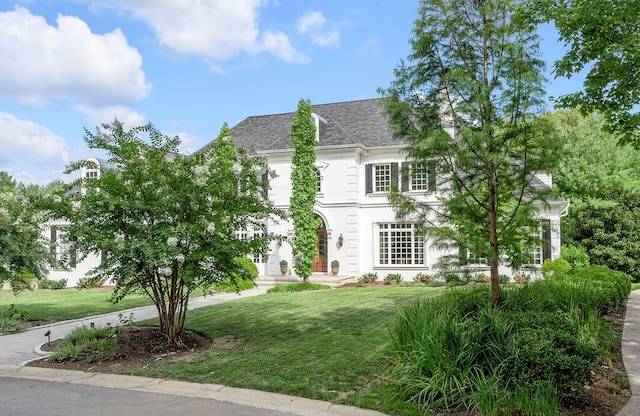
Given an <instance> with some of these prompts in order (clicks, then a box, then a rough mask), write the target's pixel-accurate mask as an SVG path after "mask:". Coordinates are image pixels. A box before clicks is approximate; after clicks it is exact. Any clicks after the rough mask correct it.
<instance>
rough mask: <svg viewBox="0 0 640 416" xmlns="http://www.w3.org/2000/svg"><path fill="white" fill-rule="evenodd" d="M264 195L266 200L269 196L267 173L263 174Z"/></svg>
mask: <svg viewBox="0 0 640 416" xmlns="http://www.w3.org/2000/svg"><path fill="white" fill-rule="evenodd" d="M262 194H263V195H264V197H265V199H266V198H267V197H268V196H269V174H267V173H266V172H265V173H263V174H262Z"/></svg>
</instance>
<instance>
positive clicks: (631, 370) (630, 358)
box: [618, 290, 640, 416]
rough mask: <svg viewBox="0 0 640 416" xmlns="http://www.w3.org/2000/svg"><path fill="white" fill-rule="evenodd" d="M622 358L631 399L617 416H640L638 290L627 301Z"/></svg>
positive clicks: (639, 305)
mask: <svg viewBox="0 0 640 416" xmlns="http://www.w3.org/2000/svg"><path fill="white" fill-rule="evenodd" d="M622 358H623V361H624V367H625V369H626V371H627V376H628V377H629V384H630V386H631V398H630V399H629V401H628V402H627V404H626V405H625V407H623V408H622V410H621V411H620V412H619V413H618V416H640V361H639V360H640V290H634V291H633V292H631V295H629V300H628V301H627V315H626V317H625V320H624V330H623V331H622Z"/></svg>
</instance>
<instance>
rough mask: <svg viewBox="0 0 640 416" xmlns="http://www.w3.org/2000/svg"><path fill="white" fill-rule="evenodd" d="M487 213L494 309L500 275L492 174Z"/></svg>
mask: <svg viewBox="0 0 640 416" xmlns="http://www.w3.org/2000/svg"><path fill="white" fill-rule="evenodd" d="M487 185H488V196H489V198H488V199H489V200H488V208H489V209H488V214H489V230H488V231H489V245H490V246H491V261H490V264H489V266H490V270H491V299H492V301H493V302H492V303H493V307H494V309H497V308H499V307H500V275H499V273H498V262H499V258H498V227H497V218H496V217H497V215H496V214H497V212H496V188H495V183H494V180H493V175H491V174H490V175H489V180H488V184H487Z"/></svg>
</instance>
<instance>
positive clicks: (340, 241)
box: [338, 233, 344, 247]
mask: <svg viewBox="0 0 640 416" xmlns="http://www.w3.org/2000/svg"><path fill="white" fill-rule="evenodd" d="M343 243H344V238H342V233H340V237H338V247H342V244H343Z"/></svg>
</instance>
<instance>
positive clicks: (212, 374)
mask: <svg viewBox="0 0 640 416" xmlns="http://www.w3.org/2000/svg"><path fill="white" fill-rule="evenodd" d="M442 291H443V289H442V288H427V287H415V288H401V287H396V288H384V289H382V288H353V289H338V290H321V291H310V292H300V293H277V294H268V295H264V296H258V297H255V298H246V299H238V300H237V301H233V302H229V303H225V304H221V305H215V306H210V307H206V308H202V309H196V310H193V311H191V312H190V315H189V317H188V319H187V325H186V326H187V329H189V330H192V331H197V332H200V333H202V334H204V335H206V336H207V337H209V338H211V339H212V340H214V343H213V344H214V346H213V347H212V348H210V349H209V350H207V351H206V352H203V353H199V354H196V355H192V356H190V357H189V358H188V359H187V360H188V365H185V364H186V363H185V361H184V359H181V360H175V361H168V362H162V363H158V364H154V365H152V366H149V367H145V368H140V369H137V370H135V371H134V372H132V374H137V375H144V376H149V377H163V378H174V379H182V380H188V381H194V382H200V383H219V384H225V385H230V386H242V387H246V388H253V389H259V390H265V391H274V392H282V393H286V394H294V395H298V396H304V397H310V398H316V399H323V400H332V401H340V400H343V401H345V402H347V403H351V404H356V405H360V406H363V407H367V401H369V407H371V404H372V403H371V402H370V400H375V399H374V396H375V395H374V394H372V393H369V392H368V391H369V390H368V389H369V387H370V384H371V382H372V381H375V380H379V379H380V376H381V375H382V374H384V373H385V372H386V366H387V365H388V364H389V360H388V358H389V353H388V351H387V350H386V347H387V345H388V340H389V333H388V331H389V328H390V326H391V325H390V324H391V322H392V320H393V318H394V316H395V315H396V312H397V311H398V310H399V309H400V308H402V307H404V306H406V305H407V304H410V303H412V302H413V301H415V300H416V299H418V298H425V297H430V296H433V295H435V294H438V293H442Z"/></svg>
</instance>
